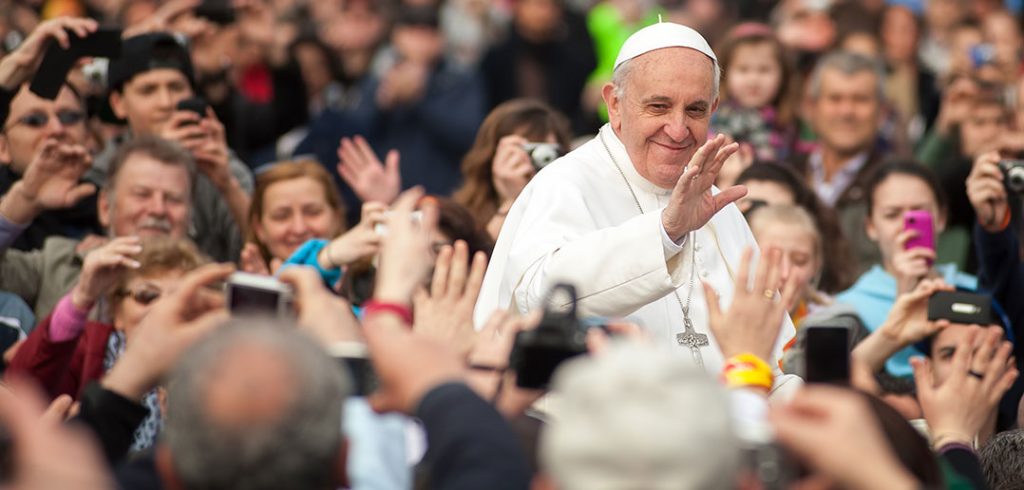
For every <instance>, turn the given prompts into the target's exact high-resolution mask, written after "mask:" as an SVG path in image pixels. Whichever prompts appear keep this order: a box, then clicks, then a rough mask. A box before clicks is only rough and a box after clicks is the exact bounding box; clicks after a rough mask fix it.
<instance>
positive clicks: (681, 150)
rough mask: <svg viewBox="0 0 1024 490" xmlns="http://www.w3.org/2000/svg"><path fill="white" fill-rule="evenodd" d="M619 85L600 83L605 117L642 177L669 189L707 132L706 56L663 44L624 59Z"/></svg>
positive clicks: (710, 83)
mask: <svg viewBox="0 0 1024 490" xmlns="http://www.w3.org/2000/svg"><path fill="white" fill-rule="evenodd" d="M629 64H630V66H629V72H628V74H627V75H626V77H625V83H624V86H623V87H620V89H621V90H616V87H615V86H614V85H612V84H608V85H605V87H604V94H603V95H604V100H605V103H607V104H608V118H609V121H610V122H611V127H612V129H614V130H615V134H616V135H618V137H619V139H620V140H621V141H622V143H623V145H625V147H626V152H627V153H628V154H629V159H630V160H631V162H632V163H633V166H634V167H635V168H636V171H637V173H639V174H640V175H641V176H642V177H643V178H645V179H647V180H648V181H649V182H651V183H653V184H655V185H657V186H659V187H662V188H665V189H671V188H672V187H674V186H675V184H676V181H677V180H679V176H680V175H682V173H683V170H684V169H685V168H686V164H687V163H688V162H689V161H690V158H691V157H693V154H694V153H695V152H696V151H697V149H698V148H700V146H701V145H703V144H704V142H705V141H706V140H707V137H708V124H709V123H710V121H711V113H713V112H714V111H715V109H716V108H717V107H718V99H716V98H715V97H714V88H715V87H714V84H715V80H714V74H713V73H714V72H713V70H712V68H713V65H712V61H711V59H710V58H708V57H707V56H705V55H703V54H701V53H700V52H698V51H695V50H692V49H687V48H664V49H658V50H655V51H651V52H650V53H647V54H644V55H641V56H638V57H636V58H634V59H633V60H631V61H629Z"/></svg>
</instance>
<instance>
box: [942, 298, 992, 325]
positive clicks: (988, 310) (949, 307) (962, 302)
mask: <svg viewBox="0 0 1024 490" xmlns="http://www.w3.org/2000/svg"><path fill="white" fill-rule="evenodd" d="M928 320H929V321H935V320H948V321H949V322H950V323H961V324H964V325H989V324H991V323H993V320H994V319H993V317H992V297H991V296H988V295H985V294H976V293H966V292H961V291H938V292H936V293H935V294H933V295H932V296H931V297H930V298H928Z"/></svg>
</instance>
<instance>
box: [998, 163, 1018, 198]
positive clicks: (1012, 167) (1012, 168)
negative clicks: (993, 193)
mask: <svg viewBox="0 0 1024 490" xmlns="http://www.w3.org/2000/svg"><path fill="white" fill-rule="evenodd" d="M999 170H1002V171H1003V183H1004V185H1006V190H1007V191H1009V192H1012V193H1014V194H1024V160H1002V161H1000V162H999Z"/></svg>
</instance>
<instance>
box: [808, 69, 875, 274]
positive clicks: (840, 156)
mask: <svg viewBox="0 0 1024 490" xmlns="http://www.w3.org/2000/svg"><path fill="white" fill-rule="evenodd" d="M884 81H885V78H884V76H883V74H882V73H881V71H880V68H879V65H878V62H876V61H874V60H871V59H868V58H865V57H863V56H861V55H857V54H853V53H847V52H843V51H838V52H835V53H832V54H829V55H828V56H825V57H824V58H822V60H821V61H819V62H818V65H817V66H816V67H815V68H814V72H813V73H812V74H811V78H810V84H809V90H808V93H809V98H810V101H809V104H808V112H809V114H808V118H809V119H810V123H811V126H812V128H813V129H814V133H815V134H816V135H817V136H818V148H817V149H816V150H814V152H812V153H811V154H810V155H808V156H807V158H806V160H802V161H796V162H793V163H794V164H795V167H796V169H797V170H798V171H800V172H802V173H803V174H804V176H805V177H806V178H807V182H808V184H809V185H810V186H811V188H813V189H814V190H815V192H816V193H817V194H818V197H819V198H821V200H822V202H824V203H825V204H826V205H828V206H830V207H832V208H833V209H835V210H836V213H837V214H838V216H839V221H840V226H841V227H842V230H843V234H844V235H845V236H846V237H847V239H848V240H849V241H850V246H851V247H852V249H853V252H854V254H855V258H856V259H857V263H858V268H859V270H858V273H859V272H863V271H864V270H865V269H867V268H868V267H870V266H871V265H872V264H877V263H878V262H879V261H881V255H880V253H879V251H878V246H877V245H876V244H875V243H874V242H872V241H871V240H870V239H869V238H868V236H867V233H866V232H865V231H864V216H865V213H866V206H865V202H864V201H865V198H866V196H865V195H864V185H865V183H866V181H867V179H868V177H869V176H870V175H871V173H872V172H874V170H875V168H877V167H878V166H879V165H880V164H881V163H882V161H883V160H884V159H885V156H886V155H885V153H884V151H883V149H882V148H880V147H879V145H878V144H877V143H878V131H879V128H880V126H881V123H882V104H883V101H884V95H883V94H884V93H885V92H884V90H885V87H884V86H883V83H884Z"/></svg>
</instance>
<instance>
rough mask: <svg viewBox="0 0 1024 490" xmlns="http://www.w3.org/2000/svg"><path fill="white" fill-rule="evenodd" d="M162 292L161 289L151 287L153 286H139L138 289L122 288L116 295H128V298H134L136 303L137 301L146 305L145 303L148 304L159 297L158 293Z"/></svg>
mask: <svg viewBox="0 0 1024 490" xmlns="http://www.w3.org/2000/svg"><path fill="white" fill-rule="evenodd" d="M162 294H163V291H160V290H159V289H156V288H153V287H141V288H138V289H135V290H130V289H122V290H120V291H118V292H117V296H118V297H122V298H123V297H128V298H131V299H133V300H135V302H136V303H138V304H140V305H142V306H146V305H148V304H150V303H152V302H154V301H156V300H158V299H160V295H162Z"/></svg>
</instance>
